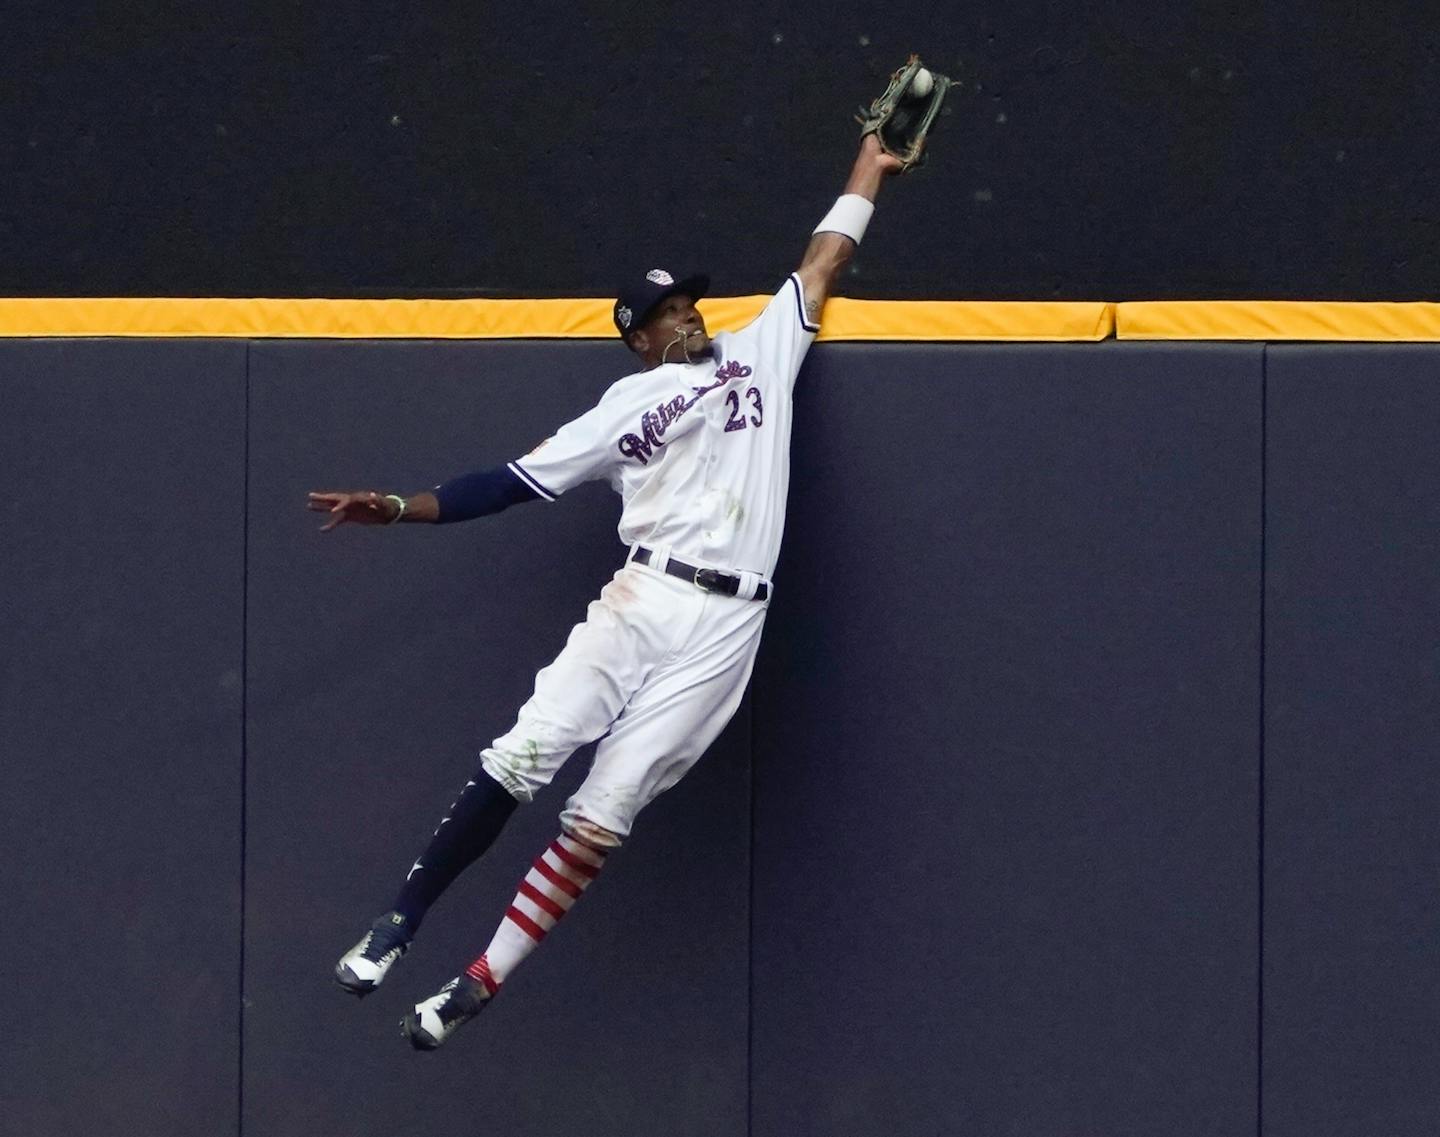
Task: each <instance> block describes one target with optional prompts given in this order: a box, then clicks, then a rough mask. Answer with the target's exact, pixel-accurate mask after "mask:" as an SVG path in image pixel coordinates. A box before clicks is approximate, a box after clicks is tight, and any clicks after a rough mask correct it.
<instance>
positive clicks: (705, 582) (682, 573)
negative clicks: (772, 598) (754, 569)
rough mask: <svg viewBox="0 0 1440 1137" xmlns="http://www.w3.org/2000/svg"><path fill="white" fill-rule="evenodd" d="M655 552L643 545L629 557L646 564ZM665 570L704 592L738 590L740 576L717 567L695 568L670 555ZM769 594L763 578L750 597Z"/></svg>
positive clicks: (733, 593) (732, 593)
mask: <svg viewBox="0 0 1440 1137" xmlns="http://www.w3.org/2000/svg"><path fill="white" fill-rule="evenodd" d="M654 555H655V554H654V553H652V552H651V551H650V550H649V549H647V548H645V546H643V545H641V546H639V547H637V548H636V550H635V554H634V556H632V557H631V558H630V559H631V560H632V561H634V562H635V563H636V564H638V565H648V564H649V563H650V558H651V557H653V556H654ZM665 571H666V572H667V573H669V574H670V575H671V576H678V577H679V578H680V579H681V580H688V581H689V582H690V583H691V584H693V585H695V587H697V588H703V589H704V590H705V591H706V592H720V593H723V594H724V595H726V596H734V595H735V594H736V593H737V592H739V591H740V578H739V577H738V576H731V575H730V574H729V573H728V572H720V571H718V570H717V569H708V568H696V567H695V566H694V565H687V564H686V563H685V562H684V561H677V560H676V559H675V558H674V557H671V558H670V560H669V562H668V563H667V564H666V565H665ZM769 595H770V586H769V585H767V584H766V583H765V582H764V581H763V580H762V581H761V582H760V583H759V584H758V585H756V586H755V595H754V597H753V598H752V599H755V600H764V599H765V597H767V596H769Z"/></svg>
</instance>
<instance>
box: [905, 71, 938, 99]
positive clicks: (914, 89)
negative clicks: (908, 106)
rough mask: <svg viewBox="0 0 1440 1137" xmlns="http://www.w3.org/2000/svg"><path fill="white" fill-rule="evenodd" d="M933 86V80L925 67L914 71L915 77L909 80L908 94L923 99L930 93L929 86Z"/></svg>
mask: <svg viewBox="0 0 1440 1137" xmlns="http://www.w3.org/2000/svg"><path fill="white" fill-rule="evenodd" d="M933 86H935V80H934V78H933V77H932V76H931V75H930V72H929V71H927V70H926V69H925V68H923V67H922V68H920V70H919V71H917V72H915V77H914V78H913V79H911V80H910V90H909V92H908V93H909V94H910V95H911V96H912V97H913V98H916V99H923V98H925V97H926V96H927V95H929V94H930V88H932V87H933Z"/></svg>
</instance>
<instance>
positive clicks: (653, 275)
mask: <svg viewBox="0 0 1440 1137" xmlns="http://www.w3.org/2000/svg"><path fill="white" fill-rule="evenodd" d="M645 279H646V280H648V281H649V282H650V283H651V284H663V285H664V286H665V287H666V288H669V287H670V286H671V285H672V284H674V283H675V278H674V277H673V276H671V275H670V274H669V273H668V272H666V271H665V270H664V269H663V268H652V269H651V270H650V271H649V272H647V273H646V274H645Z"/></svg>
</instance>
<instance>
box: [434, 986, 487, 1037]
mask: <svg viewBox="0 0 1440 1137" xmlns="http://www.w3.org/2000/svg"><path fill="white" fill-rule="evenodd" d="M439 993H440V994H441V995H444V996H445V1001H444V1002H443V1003H441V1004H440V1005H439V1006H438V1007H436V1008H435V1014H436V1016H437V1017H438V1018H439V1019H440V1021H441V1022H442V1023H443V1024H444V1025H445V1026H447V1027H448V1026H450V1025H451V1024H452V1023H454V1022H456V1021H457V1020H458V1021H460V1022H464V1021H465V1020H466V1019H468V1018H471V1017H472V1016H473V1015H475V1014H476V1013H477V1012H478V1011H479V1010H480V1008H481V1007H482V1006H483V1005H484V1002H485V1001H484V1000H483V999H477V998H475V996H474V993H473V992H471V991H461V990H460V977H459V976H456V977H455V978H454V979H452V980H450V982H449V983H447V984H445V986H443V987H441V988H440V991H439Z"/></svg>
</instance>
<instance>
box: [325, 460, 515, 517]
mask: <svg viewBox="0 0 1440 1137" xmlns="http://www.w3.org/2000/svg"><path fill="white" fill-rule="evenodd" d="M539 500H540V494H538V493H536V492H535V490H534V489H532V488H531V487H530V486H529V485H527V484H526V483H525V482H524V481H523V480H522V479H520V478H519V477H517V476H516V474H515V473H514V471H513V470H512V469H510V468H509V467H507V466H498V467H496V468H495V469H493V470H479V471H477V472H475V473H473V474H465V475H463V476H461V477H458V478H452V479H451V480H450V481H448V482H446V483H445V484H444V485H440V486H436V487H435V489H434V492H431V491H429V490H427V491H425V492H424V493H417V494H415V495H414V496H413V497H408V498H407V497H401V496H400V495H399V494H393V493H392V494H382V493H379V492H378V491H376V490H359V491H351V492H338V491H329V492H324V493H312V494H310V498H309V501H308V503H307V508H309V509H311V510H313V511H315V512H316V513H328V514H329V515H330V520H329V521H328V522H327V523H326V524H324V525H322V526H321V527H320V531H321V532H322V533H328V532H329V531H330V530H331V529H334V528H335V526H337V525H343V524H345V523H346V522H349V523H351V524H353V525H393V524H395V522H397V521H421V522H428V523H430V524H432V525H433V524H441V525H443V524H447V523H449V522H453V521H469V520H470V519H471V518H473V517H486V516H489V515H490V514H492V513H499V512H500V511H501V510H502V509H508V508H509V507H510V506H512V505H518V504H519V503H520V502H522V501H539Z"/></svg>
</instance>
